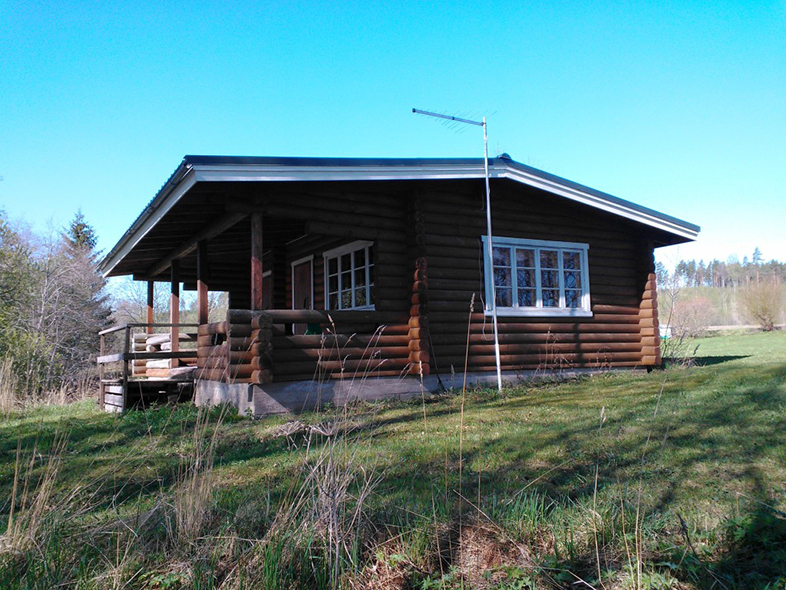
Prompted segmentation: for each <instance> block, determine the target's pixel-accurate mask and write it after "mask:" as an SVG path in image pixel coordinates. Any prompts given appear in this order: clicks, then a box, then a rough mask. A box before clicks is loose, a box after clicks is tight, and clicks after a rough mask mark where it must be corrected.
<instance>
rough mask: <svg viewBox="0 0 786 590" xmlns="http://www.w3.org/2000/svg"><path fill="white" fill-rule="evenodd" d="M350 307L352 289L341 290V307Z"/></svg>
mask: <svg viewBox="0 0 786 590" xmlns="http://www.w3.org/2000/svg"><path fill="white" fill-rule="evenodd" d="M350 307H352V291H351V290H350V291H342V292H341V309H348V308H350Z"/></svg>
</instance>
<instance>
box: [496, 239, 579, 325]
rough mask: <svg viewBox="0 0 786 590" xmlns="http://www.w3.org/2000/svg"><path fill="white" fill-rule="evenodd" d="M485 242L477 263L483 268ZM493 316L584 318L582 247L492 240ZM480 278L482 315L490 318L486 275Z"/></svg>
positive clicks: (553, 243) (551, 243)
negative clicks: (483, 288)
mask: <svg viewBox="0 0 786 590" xmlns="http://www.w3.org/2000/svg"><path fill="white" fill-rule="evenodd" d="M486 243H487V238H486V236H483V261H484V267H485V266H486V264H487V255H486V247H487V246H486ZM492 243H493V249H492V253H493V259H494V272H493V277H494V288H495V290H496V303H497V313H498V314H500V315H522V316H576V317H590V316H592V311H591V310H590V293H589V273H588V272H587V250H588V249H589V246H588V245H587V244H574V243H567V242H546V241H541V240H521V239H516V238H498V237H494V239H493V242H492ZM485 276H486V302H487V303H486V312H487V313H490V312H491V304H490V301H491V274H490V273H485Z"/></svg>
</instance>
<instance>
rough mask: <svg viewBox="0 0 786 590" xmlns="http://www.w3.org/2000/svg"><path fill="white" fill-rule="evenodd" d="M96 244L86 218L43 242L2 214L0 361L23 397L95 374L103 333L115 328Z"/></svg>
mask: <svg viewBox="0 0 786 590" xmlns="http://www.w3.org/2000/svg"><path fill="white" fill-rule="evenodd" d="M96 243H97V238H96V234H95V231H94V230H93V228H92V227H91V226H90V225H89V224H88V223H87V222H86V221H85V219H84V216H83V215H82V214H81V212H77V213H76V214H75V216H74V218H73V219H72V220H71V222H70V223H69V224H68V225H67V226H65V227H63V228H60V229H58V230H55V231H53V232H52V233H51V234H50V235H47V236H39V235H36V234H35V233H34V232H32V231H30V229H29V228H26V227H25V226H23V225H21V224H15V223H13V222H12V221H11V220H9V218H8V216H7V215H6V213H5V212H4V211H2V210H0V362H1V363H2V369H3V371H2V373H3V375H2V376H3V378H4V379H5V380H6V381H7V380H9V379H11V378H13V380H14V384H15V387H16V389H17V390H18V393H19V394H21V395H24V396H25V397H31V396H35V395H40V394H42V393H46V392H49V391H52V390H54V389H61V388H63V387H76V386H78V384H79V383H80V381H83V380H86V379H90V378H92V377H93V376H94V374H95V370H94V367H95V355H96V351H97V350H98V338H99V336H98V332H99V331H100V330H102V329H104V328H106V327H108V326H109V325H111V322H112V320H111V313H112V310H111V307H110V302H109V295H108V294H107V292H106V282H105V280H104V279H103V277H101V275H100V274H99V273H98V272H97V264H98V259H99V256H100V252H98V251H97V250H96ZM6 385H7V383H6Z"/></svg>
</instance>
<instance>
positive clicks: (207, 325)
mask: <svg viewBox="0 0 786 590" xmlns="http://www.w3.org/2000/svg"><path fill="white" fill-rule="evenodd" d="M187 176H188V175H186V177H184V178H181V179H179V181H178V182H173V181H172V180H171V179H170V182H169V183H168V185H167V186H165V187H164V188H163V189H162V192H161V193H160V194H159V197H157V198H156V199H154V200H153V202H151V204H150V205H148V208H147V209H145V211H144V212H143V214H142V215H141V216H140V218H139V219H138V220H137V222H135V224H134V225H133V226H132V227H131V229H130V230H129V232H127V235H126V236H124V238H123V239H122V240H121V241H120V243H119V244H118V246H116V247H115V249H114V250H113V252H112V253H110V255H109V256H108V257H107V261H106V262H105V265H106V266H107V267H109V265H111V268H109V269H108V272H107V273H106V274H107V275H108V276H118V275H129V274H130V275H132V277H133V279H134V280H136V281H145V282H146V283H147V285H148V289H147V293H148V301H147V304H148V306H147V310H148V311H147V313H148V318H147V321H148V323H151V324H152V323H153V293H154V285H155V283H162V282H165V283H168V284H169V286H170V291H171V305H170V317H169V320H170V323H171V324H172V325H173V326H174V325H177V324H179V323H180V317H179V312H178V308H179V306H178V301H179V297H180V288H181V285H182V288H183V289H185V290H187V291H195V292H196V300H197V315H198V320H197V325H196V326H195V328H196V330H195V332H196V334H197V337H196V339H197V349H196V366H197V370H196V372H195V374H194V378H195V381H196V390H197V391H200V382H209V383H212V384H213V385H214V386H215V384H223V385H231V386H242V387H245V388H246V389H247V388H248V386H259V387H262V386H270V384H272V383H283V382H286V383H288V384H290V386H291V385H292V384H293V383H299V382H303V384H304V387H305V386H306V384H307V383H326V382H329V381H334V380H346V381H354V380H360V379H363V380H367V379H369V378H377V377H387V378H398V377H401V376H406V375H420V374H423V375H428V373H429V354H428V345H427V331H426V330H427V325H426V320H427V317H426V314H425V306H424V301H425V293H426V279H427V277H426V272H427V271H426V262H425V258H423V257H422V256H421V254H422V252H420V251H419V246H418V242H417V229H418V228H417V225H418V224H417V219H416V217H417V214H416V211H414V210H413V207H412V198H411V197H412V194H413V190H412V187H411V186H410V184H409V183H407V182H398V183H385V184H380V183H370V182H351V183H349V182H333V183H314V182H287V183H283V182H282V183H278V182H271V183H266V184H265V185H264V190H263V189H262V188H261V187H262V186H263V185H261V184H259V183H256V182H240V181H238V182H196V181H194V182H188V178H187ZM169 185H171V186H169ZM185 187H187V188H185ZM168 191H173V192H171V193H170V192H168ZM175 193H182V194H177V195H176V196H177V198H172V199H171V201H172V202H171V204H168V203H167V200H168V196H169V195H170V194H172V195H174V194H175ZM157 201H158V203H157ZM421 230H422V228H421ZM209 292H226V293H228V299H229V309H228V312H227V315H226V317H225V318H221V319H220V321H215V320H216V318H213V320H214V321H209V318H208V294H209ZM172 330H173V335H172V340H171V341H172V342H173V343H177V342H178V338H177V336H176V335H175V334H174V332H175V331H176V330H177V328H176V327H173V328H172ZM176 346H177V344H175V347H176ZM413 381H415V382H417V379H414V380H413ZM214 386H213V389H212V390H213V391H215V387H214ZM201 387H202V389H204V388H205V387H208V388H210V387H211V386H209V385H207V386H201Z"/></svg>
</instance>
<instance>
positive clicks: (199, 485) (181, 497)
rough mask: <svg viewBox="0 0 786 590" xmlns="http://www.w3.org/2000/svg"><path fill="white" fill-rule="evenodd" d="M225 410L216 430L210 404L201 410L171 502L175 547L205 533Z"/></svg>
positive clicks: (170, 524)
mask: <svg viewBox="0 0 786 590" xmlns="http://www.w3.org/2000/svg"><path fill="white" fill-rule="evenodd" d="M225 411H226V410H225V409H224V410H222V412H221V414H220V415H219V417H218V420H217V421H216V422H215V423H214V424H213V425H212V432H211V423H210V410H209V408H202V407H200V408H199V410H198V411H197V417H196V424H195V426H194V431H193V434H192V439H191V441H192V446H193V450H192V452H191V454H190V455H189V456H188V457H187V458H186V461H185V463H184V464H183V465H182V466H181V468H180V470H179V472H178V475H177V478H176V483H175V485H174V494H173V497H172V501H171V506H170V508H171V517H170V519H169V521H168V527H167V528H168V531H167V532H168V536H169V540H170V543H171V544H172V545H173V546H175V547H180V548H186V547H189V546H191V545H193V544H194V543H195V542H196V541H197V540H198V539H199V538H200V537H201V536H202V532H203V531H204V529H205V526H206V524H207V522H208V521H209V519H210V516H211V514H212V509H213V501H214V492H213V459H214V456H215V449H216V445H217V444H218V434H219V431H220V426H221V423H222V421H223V418H224V412H225Z"/></svg>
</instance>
